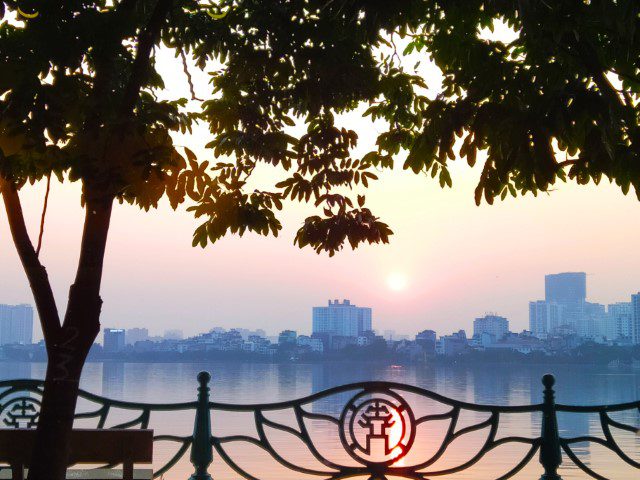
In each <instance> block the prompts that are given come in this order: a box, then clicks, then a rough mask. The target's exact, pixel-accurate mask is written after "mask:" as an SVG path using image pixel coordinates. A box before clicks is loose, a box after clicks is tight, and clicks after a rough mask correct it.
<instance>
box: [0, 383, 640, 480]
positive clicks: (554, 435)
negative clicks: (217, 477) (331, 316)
mask: <svg viewBox="0 0 640 480" xmlns="http://www.w3.org/2000/svg"><path fill="white" fill-rule="evenodd" d="M210 378H211V377H210V375H209V374H208V373H207V372H201V373H200V374H199V375H198V382H199V387H198V398H197V400H196V401H195V402H187V403H172V404H152V403H134V402H125V401H119V400H113V399H109V398H104V397H101V396H98V395H94V394H91V393H88V392H85V391H81V392H80V398H81V399H83V400H85V401H87V402H88V403H90V404H93V405H95V406H96V408H95V409H93V410H89V411H83V412H79V413H77V414H76V418H77V419H95V420H96V421H97V428H107V427H106V425H107V420H108V418H109V415H110V413H111V412H112V411H113V410H115V409H118V410H128V411H133V412H136V413H135V414H134V415H136V416H135V418H134V419H133V420H129V421H127V422H123V423H120V424H115V425H112V426H110V427H108V428H148V426H149V424H150V421H151V419H152V417H153V416H154V415H156V414H158V413H160V412H176V411H185V412H191V411H193V413H192V414H191V415H194V429H193V434H191V435H187V436H178V435H157V436H155V437H154V441H157V442H160V441H169V442H175V443H176V444H177V451H176V452H175V454H173V456H172V457H171V458H170V459H169V460H168V461H166V463H165V464H164V465H163V466H161V467H160V468H158V469H157V470H156V471H155V472H154V476H155V477H161V476H162V475H163V474H165V473H166V472H167V471H168V470H169V469H171V468H172V467H173V466H174V465H175V464H176V463H177V462H178V461H179V460H180V459H182V458H183V457H184V456H185V454H186V452H187V451H188V450H189V449H190V450H191V452H190V460H191V463H192V464H193V468H194V473H193V475H192V476H191V480H210V479H211V476H210V474H209V470H210V466H211V464H212V462H213V460H214V454H217V455H218V457H219V458H220V459H221V460H222V461H224V463H226V465H227V466H228V467H230V468H231V469H232V470H233V471H234V472H235V473H236V474H237V475H239V476H240V477H242V478H246V479H249V480H259V479H260V477H259V476H258V475H256V474H254V473H250V472H249V471H248V470H247V469H246V468H245V467H243V466H242V465H240V463H239V462H238V461H237V459H235V458H234V455H233V454H232V453H230V451H229V449H228V448H227V446H228V445H230V444H233V443H241V444H246V445H252V446H254V447H258V448H259V449H261V450H263V451H264V452H265V453H266V454H268V455H269V456H270V457H271V458H272V459H274V460H275V461H276V462H278V463H279V464H280V465H281V466H283V467H284V468H285V469H287V470H289V471H290V472H292V473H293V472H295V473H296V474H299V475H302V476H310V478H321V479H327V480H339V479H344V478H351V477H356V476H362V477H363V478H369V479H376V480H377V479H386V478H387V477H402V478H409V479H415V480H427V479H429V478H434V477H440V476H446V475H449V474H454V473H457V472H461V471H463V470H466V469H469V468H471V467H473V466H474V465H476V464H477V463H478V462H479V461H480V460H482V459H483V458H484V457H485V456H486V455H488V454H489V453H490V452H492V451H494V450H496V449H497V448H498V447H502V446H504V445H509V444H518V445H521V446H523V448H524V453H523V454H522V455H521V457H520V458H517V459H513V460H514V461H513V467H511V469H510V470H509V471H507V472H506V473H504V474H502V475H501V476H499V477H498V479H499V480H502V479H508V478H510V477H512V476H514V475H515V474H516V473H518V472H519V471H521V470H522V469H523V468H524V467H525V466H527V465H529V464H531V463H532V459H533V458H534V456H535V455H536V454H539V462H540V464H541V467H542V468H541V469H542V470H543V471H544V473H543V475H542V477H541V478H542V479H544V480H556V479H560V476H559V474H558V468H559V467H560V465H561V464H562V460H563V452H564V454H565V455H566V457H567V459H568V460H569V461H570V462H572V463H573V464H574V465H575V466H577V467H578V468H580V469H581V470H582V471H584V472H585V473H587V474H588V475H590V476H591V477H593V478H597V479H606V478H607V477H606V473H603V472H596V471H594V469H592V467H590V466H589V465H587V464H586V463H585V462H584V461H582V460H581V459H580V457H579V455H578V454H577V453H576V452H575V451H574V448H573V446H574V445H575V444H579V443H584V442H592V443H595V444H598V445H600V446H602V447H604V448H606V449H608V450H609V451H610V452H612V453H613V454H615V455H616V457H617V458H619V459H620V460H621V461H622V462H624V463H625V464H626V465H628V466H630V467H632V468H635V469H638V470H640V462H638V461H637V460H634V458H633V454H631V453H630V452H625V451H624V449H623V448H622V447H621V446H620V444H619V442H618V441H617V440H616V438H615V435H614V433H613V431H612V428H613V429H616V430H619V431H623V432H630V433H636V434H638V433H639V432H640V431H639V430H638V428H637V427H636V426H632V425H629V424H626V423H623V422H621V421H618V420H615V419H614V418H612V416H611V414H616V413H618V412H624V411H637V412H638V413H639V414H640V401H638V402H633V403H625V404H619V405H603V406H591V407H584V406H571V405H561V404H556V403H555V399H554V390H553V386H554V383H555V380H554V378H553V376H552V375H545V376H544V377H543V379H542V383H543V385H544V395H543V396H544V398H543V402H542V403H540V404H535V405H523V406H497V405H479V404H475V403H468V402H462V401H458V400H453V399H450V398H447V397H444V396H441V395H438V394H437V393H434V392H431V391H428V390H424V389H422V388H418V387H414V386H410V385H404V384H397V383H388V382H366V383H357V384H351V385H344V386H340V387H336V388H332V389H329V390H325V391H323V392H319V393H316V394H313V395H310V396H307V397H304V398H301V399H297V400H292V401H287V402H277V403H265V404H245V405H240V404H230V403H219V402H212V401H210V399H209V381H210ZM0 391H1V392H2V393H0V421H1V422H2V423H3V425H2V426H3V427H6V428H33V427H35V426H36V425H37V421H38V415H39V407H40V400H39V399H40V397H41V396H42V393H43V382H42V381H38V380H13V381H4V382H0ZM336 397H337V398H339V399H343V400H344V401H343V402H342V405H341V407H340V408H338V409H337V410H336V409H334V410H336V411H335V412H334V415H332V414H330V413H321V412H318V411H314V410H315V408H314V407H315V405H316V404H317V403H322V402H323V401H325V400H327V399H329V398H336ZM411 400H413V401H414V402H412V401H411ZM415 401H420V402H425V401H426V402H431V403H432V404H438V405H440V406H441V407H442V411H441V412H438V413H425V414H417V413H416V411H417V410H416V408H415V406H414V405H412V403H415ZM222 412H236V413H242V414H244V415H247V414H248V415H250V416H251V418H252V421H253V423H254V426H255V432H256V434H255V435H253V436H252V435H239V434H230V435H222V434H213V433H212V424H211V418H212V415H213V418H214V422H215V420H216V418H219V417H218V415H221V414H222ZM278 412H280V413H282V412H289V413H290V414H291V416H292V417H293V418H292V421H290V422H280V421H276V420H274V419H272V418H270V417H271V416H272V414H274V413H278ZM468 412H476V414H481V415H484V416H485V417H486V418H484V419H483V420H481V421H478V422H476V423H472V424H470V425H466V426H463V422H461V417H462V416H463V414H464V413H468ZM560 412H564V413H572V414H584V415H588V414H590V415H598V416H599V422H600V426H601V428H602V432H603V437H598V436H594V435H583V436H576V437H563V436H561V435H560V433H559V430H558V420H557V415H558V413H560ZM511 414H531V415H537V416H540V428H539V433H538V434H534V435H532V436H525V435H521V436H516V435H507V436H500V435H498V430H499V427H500V425H501V420H502V419H503V418H504V417H505V416H508V415H511ZM313 422H326V423H327V424H329V425H331V426H332V428H333V430H332V431H334V432H335V431H336V430H337V435H336V438H335V442H334V443H335V445H338V446H341V447H342V449H343V450H344V453H345V455H343V457H344V459H347V460H348V461H347V460H344V459H343V460H336V458H334V457H331V456H329V455H327V454H326V453H323V452H321V450H320V449H319V448H318V445H316V443H315V442H314V436H313V435H312V434H311V433H310V430H309V425H310V423H313ZM432 422H444V424H445V425H447V426H446V427H445V428H444V434H443V435H442V438H441V440H440V443H439V445H437V446H436V447H435V449H433V451H432V452H431V453H429V454H428V455H426V458H421V457H420V453H421V450H422V449H421V446H420V445H419V442H416V438H417V432H418V430H419V429H421V428H424V427H425V426H427V425H429V424H430V423H432ZM267 429H271V430H276V431H279V432H282V433H283V434H285V436H286V435H289V436H291V437H293V438H295V439H296V441H297V444H298V445H301V448H302V449H305V450H307V452H308V453H310V455H311V458H313V459H315V463H316V466H309V465H305V464H300V462H297V461H294V460H292V459H291V456H290V455H286V454H285V453H284V452H282V451H280V450H282V449H281V448H280V449H279V448H278V446H277V445H276V444H275V442H274V441H273V440H272V438H271V435H269V434H267ZM480 430H487V432H488V433H487V434H486V435H485V439H484V441H483V442H481V445H480V446H479V448H478V449H477V451H476V452H475V454H473V455H472V456H471V458H468V459H465V460H464V461H459V462H458V463H455V462H454V464H453V465H449V466H447V467H446V468H443V467H437V464H439V463H440V462H439V461H440V460H441V459H442V458H443V456H445V455H446V453H447V452H448V451H449V449H450V447H451V445H452V444H453V443H454V442H455V441H456V440H458V439H460V438H462V437H465V436H467V435H469V434H472V433H473V432H478V431H480ZM280 447H281V446H280ZM409 454H411V455H409ZM409 457H411V458H412V460H411V461H408V459H409ZM639 473H640V472H639ZM492 478H493V477H492Z"/></svg>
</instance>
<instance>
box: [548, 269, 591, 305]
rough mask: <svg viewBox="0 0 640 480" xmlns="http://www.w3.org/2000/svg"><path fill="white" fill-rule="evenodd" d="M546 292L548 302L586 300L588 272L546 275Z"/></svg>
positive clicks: (577, 301)
mask: <svg viewBox="0 0 640 480" xmlns="http://www.w3.org/2000/svg"><path fill="white" fill-rule="evenodd" d="M544 294H545V295H544V297H545V300H546V301H547V302H556V303H560V304H563V303H580V302H584V301H586V299H587V274H586V273H584V272H567V273H555V274H551V275H545V277H544Z"/></svg>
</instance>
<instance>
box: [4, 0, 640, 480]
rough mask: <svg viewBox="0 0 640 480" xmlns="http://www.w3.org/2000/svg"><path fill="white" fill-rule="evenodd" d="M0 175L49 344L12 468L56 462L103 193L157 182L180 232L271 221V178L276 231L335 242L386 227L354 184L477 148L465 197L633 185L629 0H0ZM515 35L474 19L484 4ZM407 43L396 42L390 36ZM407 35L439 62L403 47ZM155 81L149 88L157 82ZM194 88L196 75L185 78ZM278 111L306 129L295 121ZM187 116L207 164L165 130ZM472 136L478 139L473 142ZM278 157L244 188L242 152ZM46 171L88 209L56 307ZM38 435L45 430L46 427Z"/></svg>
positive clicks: (638, 48) (150, 192)
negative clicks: (432, 72) (366, 146)
mask: <svg viewBox="0 0 640 480" xmlns="http://www.w3.org/2000/svg"><path fill="white" fill-rule="evenodd" d="M0 5H1V6H2V7H1V8H0V14H5V10H7V11H8V12H9V13H7V15H16V14H17V19H18V20H19V21H11V22H4V23H2V25H1V26H0V65H1V69H0V111H1V112H2V113H1V117H0V149H1V150H2V154H1V155H0V190H1V191H2V195H3V200H4V203H5V207H6V210H7V218H8V220H9V224H10V228H11V232H12V236H13V239H14V242H15V245H16V250H17V252H18V254H19V256H20V258H21V260H22V263H23V265H24V268H25V272H26V274H27V278H28V280H29V283H30V285H31V288H32V291H33V294H34V299H35V303H36V307H37V310H38V313H39V316H40V320H41V323H42V328H43V332H44V335H45V342H46V345H47V352H48V358H49V363H48V370H47V378H46V385H45V395H44V400H43V406H42V413H41V417H40V424H39V426H38V442H37V445H36V448H35V452H34V458H35V459H37V462H35V463H33V464H32V470H31V471H30V478H32V479H40V478H53V479H62V478H64V465H65V452H66V450H67V446H68V433H69V432H70V429H71V425H72V417H73V411H74V409H75V401H76V396H77V388H78V381H79V378H80V372H81V370H82V366H83V363H84V359H85V357H86V354H87V351H88V349H89V347H90V346H91V343H92V342H93V340H94V339H95V337H96V335H97V333H98V330H99V313H100V305H101V300H100V296H99V292H100V280H101V275H102V261H103V257H104V250H105V247H106V240H107V235H108V228H109V219H110V213H111V208H112V204H113V202H114V201H115V200H118V201H120V202H129V203H132V204H136V205H138V206H140V207H141V208H143V209H145V210H148V209H150V208H153V207H155V206H156V205H157V203H158V202H159V201H160V199H161V198H162V197H167V198H168V200H169V201H170V203H171V205H172V206H173V207H174V208H177V207H178V205H180V204H182V203H184V202H185V201H189V202H191V206H190V207H189V208H190V210H191V211H192V212H193V213H194V215H195V216H196V217H197V218H201V219H203V221H202V223H201V225H200V226H199V227H197V229H196V230H195V233H194V245H200V246H206V245H207V244H208V243H210V242H215V241H216V240H217V239H219V238H220V237H222V236H223V235H224V234H226V233H228V232H231V233H237V234H240V235H242V234H243V233H245V232H246V231H247V230H248V231H253V232H257V233H260V234H265V235H266V234H269V233H272V234H277V233H278V232H279V230H280V229H281V225H280V223H279V221H278V219H277V212H278V210H280V208H281V207H282V202H283V201H284V200H285V199H290V200H298V201H306V202H309V201H314V203H315V204H316V206H318V207H321V208H322V214H321V215H315V216H312V217H309V218H307V219H306V221H305V222H304V224H303V225H302V227H301V228H300V230H299V231H298V233H297V235H296V238H295V242H296V243H297V244H298V245H299V246H300V247H304V246H311V247H313V248H314V249H315V250H316V251H318V252H322V251H327V252H328V253H329V254H330V255H333V254H334V253H335V252H336V251H338V250H339V249H340V248H342V245H343V244H344V243H345V242H348V243H349V244H350V245H351V246H352V247H356V246H357V245H359V244H360V243H361V242H364V241H367V242H370V243H379V242H386V241H388V237H389V235H390V234H391V232H390V230H389V228H388V226H387V225H385V224H384V223H382V222H381V221H380V220H379V219H378V218H377V217H375V216H374V215H373V213H372V212H370V211H369V210H368V209H367V208H365V206H364V202H365V199H364V196H361V195H357V197H356V198H355V199H352V198H350V196H349V194H350V193H351V191H350V189H351V188H356V187H359V186H362V187H367V185H368V183H369V181H371V180H375V179H376V178H377V177H376V175H375V173H374V171H375V170H376V169H384V168H391V167H392V166H393V164H394V160H395V159H397V157H398V156H399V154H400V153H401V152H405V151H406V152H408V153H407V156H406V160H405V163H404V167H405V168H406V169H411V170H412V171H414V172H416V173H419V172H424V173H429V174H430V175H431V176H433V177H436V176H437V177H438V179H439V182H440V184H441V185H442V186H450V185H451V177H450V175H449V171H448V162H450V161H453V160H454V159H455V158H456V151H457V152H458V153H459V156H461V157H463V158H466V160H467V161H468V162H469V163H470V164H471V165H473V164H475V163H476V160H477V159H478V153H479V152H486V159H483V161H484V165H483V167H482V173H481V175H480V179H479V183H478V188H477V190H476V201H477V202H478V203H479V202H480V201H481V200H482V198H485V199H486V201H487V202H489V203H492V202H493V200H494V199H495V198H496V197H501V198H503V199H504V198H505V197H506V196H507V195H508V194H512V195H514V196H515V195H516V194H517V193H518V192H520V193H523V194H524V193H528V192H531V193H533V194H537V193H538V192H540V191H548V190H549V189H550V188H551V186H552V185H554V183H555V182H557V181H558V180H561V181H562V180H568V179H572V180H575V181H577V182H578V183H580V184H584V183H588V182H589V181H594V182H596V183H598V182H599V181H600V180H601V179H602V177H603V176H606V177H608V178H609V179H610V180H612V181H615V182H616V183H617V184H618V185H620V187H621V189H622V190H623V192H625V193H626V192H627V191H628V190H629V189H630V188H631V186H633V188H634V189H635V191H636V194H639V192H640V189H639V188H638V187H639V182H640V175H639V168H640V167H639V165H640V163H639V161H638V153H639V149H640V136H639V135H638V132H639V125H638V108H637V104H638V95H639V94H640V75H639V71H640V65H639V62H640V36H639V34H638V33H637V32H639V31H640V29H638V26H639V25H638V23H639V22H640V20H639V14H640V5H638V4H637V2H636V1H634V0H626V1H625V0H617V1H613V0H592V1H590V2H583V1H578V0H562V1H556V2H536V1H532V0H494V1H489V0H464V1H462V0H460V1H458V0H403V1H398V2H389V1H387V0H272V1H269V2H265V1H262V0H221V1H220V2H219V3H218V4H217V5H210V4H206V5H204V4H200V3H199V2H197V1H194V0H191V1H180V0H120V1H116V2H106V1H90V0H78V1H76V2H37V1H36V0H24V1H21V0H12V1H4V2H0ZM497 25H504V26H506V28H508V29H510V30H511V35H510V37H512V39H510V40H509V41H505V40H502V39H501V38H500V37H499V36H495V35H491V30H492V29H493V28H494V26H497ZM398 38H402V39H403V42H404V43H405V44H406V48H405V49H404V51H403V52H399V51H397V48H396V47H395V45H396V39H398ZM156 48H169V49H172V50H173V51H174V52H175V53H176V58H177V59H179V60H182V61H183V63H184V69H185V71H186V72H187V73H188V71H189V62H194V63H195V65H196V66H197V67H198V68H201V69H207V68H209V67H208V65H211V63H210V62H211V61H212V60H214V59H215V60H217V61H219V62H221V63H222V65H223V67H222V68H221V69H219V70H218V71H215V72H213V74H212V77H211V78H212V91H211V92H210V93H211V94H210V95H209V96H208V97H207V99H206V100H205V101H202V102H198V104H199V108H198V109H195V110H193V109H191V107H190V106H189V105H190V104H189V103H188V101H187V100H186V99H174V100H171V101H160V100H158V99H157V97H156V93H157V92H158V91H162V90H165V88H164V84H163V82H162V78H160V76H159V75H158V73H157V72H156V70H155V60H154V56H153V51H154V49H156ZM413 52H418V54H419V55H422V56H424V58H428V59H430V60H432V61H433V62H434V63H435V64H436V65H437V66H438V67H439V68H440V70H441V71H442V73H443V75H444V83H443V86H442V87H443V88H442V90H441V92H440V93H439V94H438V95H436V96H435V97H431V96H428V95H427V92H426V91H425V89H426V87H427V84H428V82H429V79H425V78H422V77H421V76H420V75H418V74H416V73H415V72H412V71H410V70H408V69H407V68H406V67H404V66H403V62H402V58H401V57H402V56H403V55H406V54H410V53H413ZM165 93H166V92H165ZM193 96H194V97H195V94H193ZM362 105H367V106H368V109H367V111H366V112H365V115H367V116H369V117H371V118H373V119H381V120H384V121H385V122H386V124H387V125H388V129H387V130H386V131H385V132H383V133H382V134H381V135H380V136H379V137H378V140H377V148H376V149H375V150H374V151H372V152H369V153H368V154H367V155H365V156H363V157H362V158H353V156H352V150H353V147H355V146H356V143H357V134H356V132H354V131H353V130H350V129H348V128H342V127H340V126H339V122H340V117H339V114H341V113H344V112H348V111H353V110H356V109H357V108H359V107H360V106H362ZM296 121H297V122H298V123H299V124H300V123H304V124H305V125H306V127H307V129H306V133H304V134H302V135H294V134H293V133H292V132H293V131H294V130H292V127H294V126H295V125H296ZM193 122H206V123H207V124H208V126H209V129H210V132H211V134H212V138H213V140H212V141H211V143H210V144H209V145H208V147H210V148H211V150H212V152H213V155H214V156H215V157H221V159H222V160H224V161H223V162H221V163H216V164H213V165H212V166H210V165H209V163H207V162H206V161H205V160H204V159H199V158H197V157H196V155H195V154H194V153H193V152H191V150H188V149H184V152H182V150H180V151H179V150H178V149H177V148H176V147H175V146H174V145H173V142H172V140H171V136H170V133H171V132H172V131H176V130H182V131H187V130H189V128H190V127H191V125H192V124H193ZM481 158H482V157H481ZM258 163H263V164H267V165H271V166H273V167H277V168H280V169H282V170H284V171H285V172H288V173H286V174H285V176H284V178H283V179H282V181H281V182H279V183H277V184H276V185H275V186H274V187H273V188H272V189H269V191H262V190H254V191H250V192H249V191H248V188H247V181H248V179H249V177H250V176H251V174H252V173H253V172H254V170H255V168H256V165H257V164H258ZM51 174H54V175H56V176H57V177H58V178H59V179H61V180H62V179H68V180H70V181H80V182H82V186H83V196H82V201H83V202H84V205H85V209H86V218H85V228H84V231H83V241H82V246H81V252H80V260H79V264H78V271H77V276H76V280H75V282H74V284H73V285H72V286H71V289H70V294H69V302H68V306H67V311H66V314H65V316H64V321H62V322H60V319H59V316H58V309H57V307H56V305H55V302H54V299H53V295H52V293H51V288H50V285H49V282H48V279H47V276H46V271H45V269H44V266H43V265H42V264H41V262H40V261H39V259H38V248H37V247H36V248H34V247H33V244H32V242H31V240H30V239H29V237H28V235H27V231H26V228H25V224H24V219H23V217H22V213H21V208H20V201H19V190H20V189H21V188H24V187H25V186H26V185H29V184H30V183H33V182H35V181H38V180H41V179H43V178H45V177H47V178H48V177H50V175H51ZM52 446H54V448H52Z"/></svg>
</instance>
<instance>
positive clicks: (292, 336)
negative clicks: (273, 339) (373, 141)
mask: <svg viewBox="0 0 640 480" xmlns="http://www.w3.org/2000/svg"><path fill="white" fill-rule="evenodd" d="M297 336H298V334H297V333H296V332H295V331H293V330H283V331H282V332H280V335H278V345H287V344H290V345H295V344H296V338H297Z"/></svg>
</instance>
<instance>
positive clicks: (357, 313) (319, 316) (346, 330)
mask: <svg viewBox="0 0 640 480" xmlns="http://www.w3.org/2000/svg"><path fill="white" fill-rule="evenodd" d="M371 316H372V314H371V308H368V307H357V306H356V305H353V304H352V303H351V302H350V301H349V300H344V302H343V303H340V301H338V300H335V301H334V302H332V301H331V300H329V304H328V306H326V307H313V325H312V332H313V333H328V334H332V335H336V336H339V337H354V338H355V337H359V336H362V334H363V333H364V332H367V331H370V330H372V328H371Z"/></svg>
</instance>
